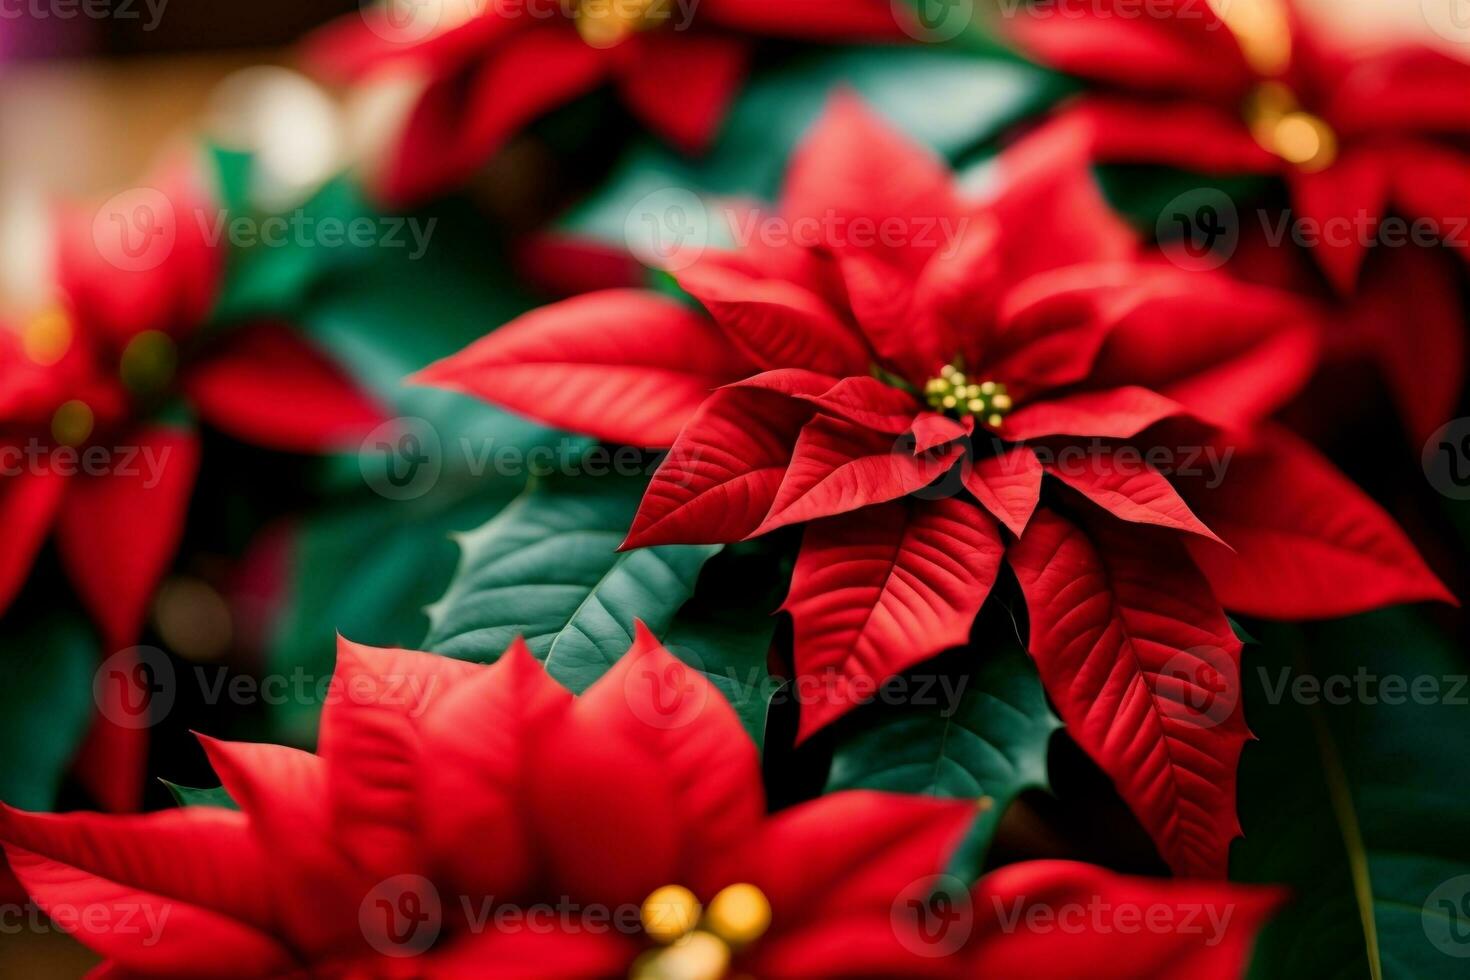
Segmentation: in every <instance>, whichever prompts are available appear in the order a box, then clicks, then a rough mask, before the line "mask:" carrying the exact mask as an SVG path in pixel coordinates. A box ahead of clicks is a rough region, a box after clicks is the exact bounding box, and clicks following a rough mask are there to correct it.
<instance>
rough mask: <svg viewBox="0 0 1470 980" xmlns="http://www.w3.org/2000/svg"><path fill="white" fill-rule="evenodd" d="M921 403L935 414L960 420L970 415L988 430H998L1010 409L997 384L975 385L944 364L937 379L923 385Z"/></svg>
mask: <svg viewBox="0 0 1470 980" xmlns="http://www.w3.org/2000/svg"><path fill="white" fill-rule="evenodd" d="M924 399H925V401H927V402H928V403H929V407H930V408H932V409H934V410H935V411H937V412H949V413H951V414H954V415H958V416H959V417H961V418H964V417H965V416H970V415H973V416H974V417H975V418H978V419H980V421H982V422H984V423H985V424H986V425H988V426H990V427H991V428H997V427H999V425H1000V424H1001V423H1002V422H1004V421H1005V417H1006V415H1007V414H1009V413H1010V410H1011V408H1012V407H1013V405H1012V402H1011V396H1010V395H1009V394H1007V392H1006V386H1005V385H1003V384H1001V383H1000V382H998V381H981V382H980V383H979V384H976V383H974V382H972V381H970V379H969V378H968V377H966V376H965V372H963V371H961V370H960V369H959V368H958V367H956V366H955V365H953V364H946V365H945V366H944V367H943V368H941V369H940V371H939V377H937V378H931V379H930V380H929V381H928V382H927V383H925V385H924Z"/></svg>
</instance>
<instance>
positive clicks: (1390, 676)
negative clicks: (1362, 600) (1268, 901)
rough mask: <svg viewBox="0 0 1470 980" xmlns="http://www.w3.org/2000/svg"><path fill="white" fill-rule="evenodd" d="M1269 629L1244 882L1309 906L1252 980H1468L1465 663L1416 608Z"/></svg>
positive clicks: (1276, 926)
mask: <svg viewBox="0 0 1470 980" xmlns="http://www.w3.org/2000/svg"><path fill="white" fill-rule="evenodd" d="M1262 632H1263V640H1264V646H1262V647H1259V648H1256V647H1253V648H1250V649H1249V650H1248V652H1247V668H1246V679H1247V684H1246V696H1247V702H1246V703H1247V720H1248V721H1249V723H1250V725H1251V728H1252V730H1253V731H1254V732H1255V734H1256V736H1257V739H1258V741H1257V742H1255V743H1252V744H1250V745H1247V746H1246V749H1245V754H1244V756H1243V758H1242V765H1241V774H1240V813H1241V823H1242V825H1243V827H1244V830H1245V837H1244V839H1243V840H1239V841H1236V843H1235V847H1234V850H1233V852H1232V861H1231V877H1232V878H1235V879H1237V880H1240V881H1249V882H1280V883H1283V884H1286V885H1288V886H1289V887H1290V888H1291V890H1292V892H1293V897H1294V901H1293V902H1292V904H1291V905H1289V906H1288V907H1287V908H1286V909H1285V911H1284V912H1283V913H1282V914H1281V915H1280V916H1279V917H1278V918H1277V919H1276V920H1275V921H1274V922H1273V923H1272V924H1271V925H1270V926H1269V927H1267V929H1266V930H1265V931H1264V932H1263V933H1262V934H1261V936H1260V938H1259V939H1258V940H1257V943H1256V956H1255V962H1254V965H1253V968H1252V971H1251V976H1252V977H1253V978H1256V980H1273V978H1277V977H1280V978H1287V977H1290V978H1292V980H1311V978H1316V977H1322V978H1328V977H1332V978H1337V977H1348V976H1356V977H1372V978H1375V980H1382V978H1398V977H1431V976H1451V975H1463V973H1464V969H1465V965H1466V963H1467V962H1470V961H1467V960H1466V959H1465V957H1466V956H1467V954H1470V851H1467V848H1466V841H1467V840H1470V797H1467V796H1466V794H1465V793H1464V791H1463V787H1462V786H1461V785H1460V784H1459V782H1458V775H1459V774H1460V773H1461V772H1463V771H1464V767H1465V760H1466V759H1467V758H1470V715H1467V712H1466V710H1465V703H1466V697H1467V696H1470V687H1467V685H1466V683H1465V663H1464V660H1463V658H1462V657H1460V656H1457V655H1456V654H1455V652H1454V651H1453V649H1452V648H1451V647H1450V646H1449V645H1448V644H1447V643H1445V641H1444V640H1443V639H1442V638H1441V637H1439V636H1437V635H1436V634H1435V633H1433V632H1432V631H1431V630H1430V629H1428V628H1427V626H1426V625H1425V624H1424V623H1423V622H1421V621H1419V620H1418V619H1416V617H1415V615H1414V614H1413V613H1411V612H1409V611H1407V610H1392V611H1387V612H1381V613H1375V614H1373V615H1371V616H1363V617H1358V618H1355V619H1352V620H1345V621H1341V622H1334V623H1329V624H1324V625H1322V626H1318V627H1313V628H1289V627H1275V628H1271V629H1267V630H1263V631H1262ZM1416 684H1417V685H1419V693H1418V694H1415V693H1414V691H1415V685H1416ZM1441 901H1447V902H1449V904H1448V905H1441V904H1440V903H1441Z"/></svg>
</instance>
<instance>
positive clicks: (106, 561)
mask: <svg viewBox="0 0 1470 980" xmlns="http://www.w3.org/2000/svg"><path fill="white" fill-rule="evenodd" d="M154 183H155V184H156V185H157V186H154V187H148V188H142V189H139V190H136V191H132V192H128V193H126V194H124V195H120V196H119V197H117V198H114V199H113V200H112V201H111V202H109V204H108V205H106V206H104V207H103V208H102V209H101V210H97V209H93V208H87V207H83V206H81V205H79V204H78V205H70V206H67V207H66V208H64V209H63V210H62V211H61V213H60V214H59V215H58V219H57V221H56V257H55V275H56V296H55V303H54V305H52V306H50V307H48V308H46V309H44V310H42V311H40V312H38V313H35V314H34V315H33V316H31V317H30V318H29V319H28V320H27V321H26V322H24V323H23V324H21V325H20V327H19V328H18V329H16V330H3V331H0V345H3V347H4V349H5V350H4V355H5V356H4V357H3V359H0V371H3V372H4V379H3V387H0V391H3V399H4V404H3V407H0V425H3V431H4V438H3V442H0V451H3V452H4V454H5V460H6V472H5V474H4V476H3V479H0V519H3V520H4V522H5V526H6V527H7V528H8V529H9V534H10V542H11V544H10V547H8V548H7V549H6V551H5V554H4V557H3V559H0V611H3V610H4V609H5V608H6V607H8V606H9V605H10V604H11V602H12V601H13V600H14V598H15V596H16V595H17V593H18V592H19V591H20V589H21V588H22V586H23V585H24V584H25V582H26V580H27V577H28V574H29V572H30V570H31V568H32V566H33V564H34V563H35V561H36V559H37V555H38V553H39V552H40V551H41V549H42V547H43V545H45V544H46V543H47V542H48V541H53V542H54V544H55V548H56V551H57V553H58V555H59V556H60V559H61V563H62V565H63V566H64V568H65V570H66V572H67V575H68V577H69V578H70V580H71V582H72V584H73V585H74V587H75V589H76V591H77V594H78V596H79V598H80V600H81V603H82V605H83V606H84V607H85V608H86V609H87V610H88V611H89V612H90V613H91V616H92V619H93V621H94V622H95V624H96V628H97V631H98V633H99V635H100V637H101V641H102V645H103V647H104V649H106V650H107V651H108V652H109V653H112V652H117V651H122V650H125V649H126V648H129V647H131V646H132V645H133V644H134V643H136V642H137V641H138V639H139V634H140V632H141V630H142V628H143V624H144V619H145V616H146V613H147V610H148V606H149V603H150V602H151V600H152V599H153V596H154V592H155V590H156V589H157V587H158V584H159V581H160V580H161V579H162V577H163V576H164V574H165V573H166V572H167V570H168V568H169V567H170V564H171V562H172V560H173V558H174V553H175V549H176V547H177V545H178V542H179V538H180V535H181V533H182V531H183V527H184V521H185V517H186V514H187V511H188V507H189V503H190V499H191V494H192V490H193V488H194V485H195V479H196V475H197V472H198V468H199V466H200V450H199V437H198V432H197V424H196V420H200V421H203V422H204V423H206V424H208V425H210V426H212V427H214V428H216V429H218V430H220V431H223V432H225V433H228V434H229V435H231V436H233V437H235V438H237V439H240V440H242V441H244V442H247V443H253V444H257V445H261V446H265V447H268V448H271V449H277V450H282V451H286V452H292V453H319V452H324V451H327V450H333V449H341V448H344V447H355V446H356V444H357V442H358V441H359V440H360V439H361V438H362V436H363V435H364V434H365V433H366V432H368V431H369V430H371V429H372V428H373V427H374V426H375V425H377V424H379V423H380V422H381V421H382V420H383V418H384V415H383V412H382V409H381V408H380V407H379V405H378V403H377V402H376V400H375V399H374V398H373V397H371V396H370V395H369V394H367V393H366V392H364V391H363V390H362V389H360V388H359V387H358V385H357V384H356V383H355V382H354V381H352V380H351V379H350V378H349V377H348V376H347V374H346V373H345V372H344V371H342V370H341V369H340V368H339V367H337V366H336V365H335V364H334V363H333V362H332V360H331V359H330V358H329V357H328V356H327V355H326V354H325V353H323V352H321V351H320V350H318V349H317V348H316V347H315V346H314V345H312V344H310V343H308V342H307V341H306V340H304V339H303V338H302V337H300V336H299V335H298V334H297V333H296V332H294V331H293V330H292V329H291V328H290V327H288V326H287V325H285V324H283V323H280V322H271V321H267V320H262V321H248V322H239V323H211V322H210V311H211V309H212V306H213V304H214V302H215V300H216V297H217V295H218V292H219V290H220V286H221V281H222V278H223V276H224V274H225V262H226V254H227V247H228V241H227V240H226V238H225V236H224V235H223V233H222V228H223V226H224V221H225V217H226V215H225V211H224V210H223V208H222V205H220V204H219V203H217V200H216V196H215V194H214V192H213V191H212V190H211V189H210V187H209V185H208V179H207V177H206V176H205V172H204V171H203V169H202V168H201V167H199V166H196V165H195V164H194V163H193V162H192V161H185V162H180V163H179V164H177V165H175V166H174V167H172V168H171V169H169V170H166V171H164V172H162V173H161V174H160V175H159V177H158V178H157V179H156V180H155V181H154ZM119 669H120V671H121V676H129V675H130V671H128V670H127V669H125V668H122V667H120V668H119ZM102 690H104V691H106V692H107V694H108V696H109V697H112V698H116V699H118V700H117V705H118V706H121V704H122V700H123V699H129V698H132V699H136V698H137V697H139V696H142V692H140V691H136V690H133V689H132V688H127V689H123V688H119V687H114V686H110V685H104V686H103V687H102ZM119 710H121V707H119ZM109 718H110V714H109V712H108V711H104V712H103V715H102V717H101V718H99V721H98V726H99V727H98V730H97V732H96V734H94V738H93V741H92V749H91V750H89V751H88V752H87V753H85V754H84V757H83V761H84V764H85V765H86V766H87V768H88V770H89V771H92V772H93V777H94V778H92V780H91V782H92V783H93V784H94V788H95V790H96V791H97V792H98V793H99V794H100V795H101V796H102V798H104V799H105V800H107V801H108V802H109V803H111V804H113V805H115V806H118V807H121V808H129V807H131V806H135V805H136V803H137V798H138V797H137V794H138V792H139V786H140V778H139V777H140V767H141V765H142V759H141V756H140V754H139V753H140V752H141V751H142V746H141V744H139V743H138V739H139V738H140V736H141V735H142V734H143V729H142V728H141V727H137V726H133V727H130V728H126V729H116V730H115V729H114V727H113V726H111V725H110V724H109V721H108V719H109ZM88 760H91V761H88Z"/></svg>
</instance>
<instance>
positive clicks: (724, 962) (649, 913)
mask: <svg viewBox="0 0 1470 980" xmlns="http://www.w3.org/2000/svg"><path fill="white" fill-rule="evenodd" d="M701 913H702V915H701ZM641 915H642V921H643V930H644V932H646V933H647V934H648V936H649V938H650V939H652V940H653V941H654V942H656V943H658V944H659V948H656V949H651V950H649V951H647V952H646V953H644V954H643V955H641V956H639V957H638V959H637V960H635V961H634V963H633V967H632V969H631V970H630V971H629V973H628V975H629V977H631V978H633V980H720V978H721V977H723V976H725V974H726V973H727V972H728V971H729V969H730V961H731V959H732V958H733V957H734V953H735V951H736V950H739V949H743V948H745V947H746V946H749V945H750V944H751V943H753V942H755V941H756V940H757V939H759V938H760V937H761V936H763V935H765V933H766V930H767V929H769V928H770V927H771V903H770V901H769V900H767V898H766V896H765V894H764V893H763V892H762V891H761V890H760V889H759V888H757V887H756V886H754V885H750V884H743V883H742V884H737V885H730V886H729V887H727V888H724V889H722V890H721V891H720V892H719V894H717V895H715V897H714V898H713V899H711V900H710V903H709V908H707V909H701V908H700V905H699V900H698V899H697V898H695V897H694V893H693V892H691V891H690V890H689V889H687V888H685V887H684V886H682V885H665V886H664V887H662V888H659V889H657V890H656V891H654V892H653V894H651V895H649V896H648V898H647V899H646V900H645V901H644V902H643V908H642V911H641Z"/></svg>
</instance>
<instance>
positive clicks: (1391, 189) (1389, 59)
mask: <svg viewBox="0 0 1470 980" xmlns="http://www.w3.org/2000/svg"><path fill="white" fill-rule="evenodd" d="M1003 30H1004V31H1005V32H1006V33H1007V34H1008V35H1009V36H1010V37H1012V38H1013V39H1015V40H1016V41H1017V42H1018V43H1019V44H1020V46H1021V47H1022V49H1023V50H1025V51H1026V52H1028V53H1029V54H1031V55H1032V56H1034V57H1036V58H1037V59H1038V60H1040V61H1042V62H1043V63H1045V64H1047V65H1049V66H1051V67H1054V68H1056V69H1058V70H1060V71H1064V72H1067V73H1069V74H1073V75H1076V76H1078V77H1080V78H1083V79H1085V80H1087V81H1089V82H1093V83H1096V84H1098V85H1099V86H1102V88H1101V89H1100V90H1099V91H1096V92H1092V93H1089V94H1086V95H1083V96H1081V97H1080V98H1079V99H1078V100H1077V101H1076V102H1075V103H1074V104H1072V106H1071V108H1070V110H1069V111H1070V113H1071V114H1072V115H1074V116H1076V117H1081V118H1085V119H1087V120H1088V121H1089V122H1090V123H1091V124H1092V125H1091V130H1092V134H1093V139H1094V141H1095V145H1094V153H1095V155H1096V157H1097V159H1099V160H1102V161H1108V162H1149V163H1166V164H1172V165H1175V166H1178V167H1182V168H1184V169H1186V170H1191V171H1195V172H1200V173H1209V174H1230V173H1242V172H1247V173H1249V172H1263V173H1279V174H1281V175H1282V176H1283V177H1284V178H1285V179H1286V180H1287V181H1288V183H1289V184H1290V185H1291V189H1292V196H1293V200H1294V206H1295V209H1296V211H1297V212H1298V214H1299V215H1300V216H1301V217H1303V218H1306V219H1310V220H1313V221H1315V222H1316V223H1317V225H1318V226H1319V227H1326V228H1330V227H1332V222H1334V220H1337V221H1341V220H1343V219H1346V220H1347V221H1348V222H1351V225H1350V227H1352V228H1357V227H1358V226H1359V224H1360V223H1364V222H1366V223H1368V224H1369V225H1371V224H1373V223H1375V222H1377V221H1378V220H1379V219H1381V218H1382V217H1383V216H1384V214H1385V213H1386V212H1387V211H1388V210H1389V209H1390V208H1393V209H1396V210H1397V211H1398V212H1399V213H1401V214H1403V215H1405V216H1408V217H1411V218H1427V219H1431V220H1432V221H1434V222H1435V224H1436V226H1437V227H1438V229H1439V230H1440V233H1441V236H1442V237H1444V238H1446V239H1449V240H1451V242H1452V244H1453V245H1454V246H1455V247H1456V248H1458V249H1460V250H1461V252H1462V254H1463V255H1464V256H1465V257H1466V258H1467V259H1470V229H1467V227H1466V223H1467V221H1470V212H1467V210H1466V202H1467V201H1470V100H1467V99H1466V98H1465V93H1466V92H1467V91H1470V62H1465V61H1461V60H1458V59H1455V58H1452V57H1450V56H1449V55H1446V54H1443V53H1441V52H1438V51H1435V50H1433V49H1432V48H1428V47H1422V46H1413V45H1397V46H1394V47H1391V48H1386V49H1383V50H1381V51H1379V52H1378V53H1376V54H1368V55H1359V54H1354V53H1350V52H1348V51H1345V50H1343V49H1342V46H1341V44H1340V43H1338V42H1336V41H1334V40H1332V39H1329V38H1327V37H1325V36H1323V34H1322V32H1321V31H1319V30H1315V29H1313V27H1312V25H1311V23H1310V22H1309V21H1307V20H1305V19H1304V18H1302V17H1301V16H1299V15H1298V13H1297V11H1296V8H1295V5H1294V4H1293V3H1291V2H1290V0H1230V2H1225V0H1220V2H1215V0H1208V2H1206V3H1195V2H1192V0H1161V2H1159V3H1153V4H1150V5H1149V6H1148V8H1147V9H1146V10H1145V9H1143V8H1140V7H1139V6H1138V5H1136V4H1130V3H1127V2H1125V0H1095V2H1091V3H1085V4H1075V5H1074V4H1062V5H1053V4H1038V5H1036V6H1034V7H1033V6H1030V5H1027V4H1020V5H1018V6H1015V7H1014V10H1013V13H1011V14H1010V15H1009V16H1008V17H1007V19H1006V20H1005V21H1004V23H1003ZM1368 247H1369V246H1368V243H1367V242H1365V241H1364V240H1363V238H1362V236H1361V235H1358V234H1349V235H1346V236H1341V237H1339V236H1331V238H1330V240H1329V239H1328V238H1324V241H1323V245H1322V247H1321V248H1319V249H1318V250H1317V254H1318V260H1319V261H1320V263H1321V265H1322V268H1323V269H1324V271H1326V273H1327V275H1328V276H1329V278H1331V280H1332V281H1333V283H1334V284H1336V286H1337V287H1338V288H1339V289H1340V290H1342V291H1343V292H1346V293H1351V292H1352V291H1353V287H1354V285H1355V283H1356V281H1357V276H1358V271H1359V268H1360V267H1361V265H1362V262H1363V259H1364V257H1365V255H1366V253H1367V251H1368Z"/></svg>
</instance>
